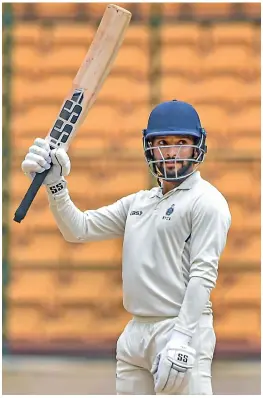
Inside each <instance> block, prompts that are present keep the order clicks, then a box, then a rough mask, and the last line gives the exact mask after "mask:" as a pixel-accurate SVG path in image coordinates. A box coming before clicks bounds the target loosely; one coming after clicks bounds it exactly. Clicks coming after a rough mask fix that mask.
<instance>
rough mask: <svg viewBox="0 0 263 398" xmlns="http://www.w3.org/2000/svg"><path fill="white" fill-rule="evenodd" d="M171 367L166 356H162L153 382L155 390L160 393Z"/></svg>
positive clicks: (165, 383) (162, 390)
mask: <svg viewBox="0 0 263 398" xmlns="http://www.w3.org/2000/svg"><path fill="white" fill-rule="evenodd" d="M171 369H172V364H171V362H170V361H169V359H168V358H166V357H165V356H162V357H161V359H160V362H159V366H158V371H157V374H156V379H155V380H156V382H155V392H156V393H161V392H164V389H165V386H166V385H167V382H168V380H169V377H170V373H171Z"/></svg>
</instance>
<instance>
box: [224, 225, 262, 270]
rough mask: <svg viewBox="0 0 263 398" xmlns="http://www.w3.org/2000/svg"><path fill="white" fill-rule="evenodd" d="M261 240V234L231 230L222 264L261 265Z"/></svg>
mask: <svg viewBox="0 0 263 398" xmlns="http://www.w3.org/2000/svg"><path fill="white" fill-rule="evenodd" d="M260 251H261V239H260V232H259V231H258V232H253V231H248V232H243V231H242V230H240V231H234V230H231V229H230V232H229V236H228V241H227V245H226V248H225V250H224V252H223V255H222V257H221V262H222V263H223V262H227V263H230V264H231V263H232V264H233V263H236V264H238V263H240V262H242V263H245V264H247V265H249V264H250V263H255V264H260Z"/></svg>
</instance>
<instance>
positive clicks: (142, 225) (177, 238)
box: [49, 171, 231, 317]
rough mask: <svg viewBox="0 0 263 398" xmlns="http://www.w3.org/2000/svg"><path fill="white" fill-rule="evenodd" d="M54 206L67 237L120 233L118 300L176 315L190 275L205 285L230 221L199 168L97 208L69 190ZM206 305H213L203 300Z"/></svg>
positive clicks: (138, 309) (135, 310) (143, 311)
mask: <svg viewBox="0 0 263 398" xmlns="http://www.w3.org/2000/svg"><path fill="white" fill-rule="evenodd" d="M49 200H50V205H51V209H52V212H53V214H54V216H55V219H56V221H57V224H58V227H59V228H60V231H61V232H62V234H63V236H64V237H65V239H67V240H69V241H72V242H88V241H94V240H104V239H112V238H115V237H120V236H123V237H124V241H123V257H122V278H123V304H124V307H125V309H126V310H127V311H128V312H129V313H131V314H133V315H140V316H168V317H170V316H177V315H178V314H179V311H180V308H181V305H182V302H183V299H184V295H185V292H186V287H187V285H188V282H189V279H190V278H192V277H196V276H197V277H201V278H204V279H205V280H206V284H207V286H209V287H211V288H212V287H214V285H215V283H216V279H217V272H218V261H219V258H220V255H221V253H222V251H223V249H224V247H225V243H226V238H227V233H228V230H229V227H230V223H231V216H230V212H229V208H228V204H227V202H226V200H225V198H224V197H223V195H222V194H221V193H220V192H219V191H218V190H217V189H216V188H215V187H214V186H212V185H211V184H210V183H209V182H207V181H205V180H204V179H202V178H201V176H200V173H199V172H198V171H197V172H195V173H193V174H192V175H191V176H190V177H188V178H187V179H186V180H185V181H184V182H182V183H181V184H180V186H179V187H177V188H175V189H173V190H172V191H170V192H168V193H167V194H165V195H162V190H161V188H153V189H151V190H145V191H139V192H137V193H135V194H132V195H129V196H127V197H124V198H122V199H120V200H118V201H117V202H116V203H114V204H112V205H109V206H105V207H102V208H100V209H97V210H88V211H86V212H82V211H80V210H79V209H77V208H76V207H75V205H74V204H73V202H72V201H71V199H70V197H69V194H68V191H67V190H66V191H65V192H64V193H63V194H60V195H58V196H57V197H56V198H55V199H54V198H53V197H52V196H51V195H49ZM204 312H211V303H210V301H208V302H207V304H206V306H205V310H204Z"/></svg>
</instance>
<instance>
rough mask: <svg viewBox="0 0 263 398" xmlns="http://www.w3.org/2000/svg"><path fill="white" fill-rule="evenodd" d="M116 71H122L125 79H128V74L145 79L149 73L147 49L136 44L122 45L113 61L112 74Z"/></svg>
mask: <svg viewBox="0 0 263 398" xmlns="http://www.w3.org/2000/svg"><path fill="white" fill-rule="evenodd" d="M118 70H122V71H123V72H124V73H125V74H126V75H127V78H130V76H129V74H136V75H137V76H138V75H139V76H143V77H144V78H145V79H146V78H147V76H148V71H149V49H148V47H146V46H145V47H140V46H138V43H137V44H134V45H123V46H122V47H121V48H120V51H119V53H118V55H117V57H116V60H115V61H114V65H113V68H112V73H117V71H118ZM107 80H108V79H107ZM105 84H106V83H105Z"/></svg>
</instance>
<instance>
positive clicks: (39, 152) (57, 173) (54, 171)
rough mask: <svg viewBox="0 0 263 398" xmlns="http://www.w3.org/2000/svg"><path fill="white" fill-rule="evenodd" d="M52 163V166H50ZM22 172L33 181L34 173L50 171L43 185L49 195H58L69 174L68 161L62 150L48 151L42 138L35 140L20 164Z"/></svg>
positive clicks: (47, 146) (46, 144) (47, 145)
mask: <svg viewBox="0 0 263 398" xmlns="http://www.w3.org/2000/svg"><path fill="white" fill-rule="evenodd" d="M51 162H52V166H51ZM21 167H22V170H23V172H24V173H25V174H26V175H27V176H28V177H29V178H30V179H33V178H34V177H35V175H36V173H42V172H43V171H45V170H48V169H50V167H51V169H50V171H49V173H48V175H47V176H46V178H45V180H44V182H43V184H44V185H47V186H48V187H49V189H50V191H51V193H53V194H54V193H58V192H61V190H62V189H63V188H64V187H65V186H66V181H65V180H64V178H63V177H66V176H68V175H69V173H70V159H69V157H68V155H67V153H66V152H65V151H64V149H62V148H59V149H52V150H51V149H50V147H49V144H48V142H47V141H46V140H44V139H42V138H37V139H36V140H35V141H34V144H33V145H32V146H31V147H30V148H29V151H28V153H27V155H26V157H25V160H24V161H23V162H22V165H21Z"/></svg>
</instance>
